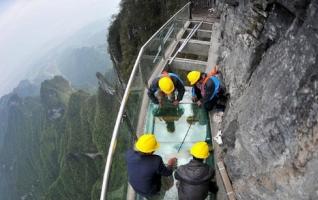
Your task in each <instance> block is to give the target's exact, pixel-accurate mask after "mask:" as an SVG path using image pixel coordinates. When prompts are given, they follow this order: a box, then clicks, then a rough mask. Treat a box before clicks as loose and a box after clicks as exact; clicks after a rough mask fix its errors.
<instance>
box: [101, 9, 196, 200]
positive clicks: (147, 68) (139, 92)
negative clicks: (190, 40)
mask: <svg viewBox="0 0 318 200" xmlns="http://www.w3.org/2000/svg"><path fill="white" fill-rule="evenodd" d="M188 19H189V6H187V7H185V8H184V10H183V11H182V12H180V13H179V14H178V15H177V16H176V17H175V18H174V19H173V20H172V21H171V22H169V23H168V24H167V25H166V26H165V27H164V28H163V29H162V30H161V31H160V32H159V33H158V34H157V35H156V36H155V37H154V38H153V39H152V40H151V41H150V42H149V43H148V45H147V46H146V47H145V48H144V52H143V53H142V55H141V59H140V60H139V61H138V60H137V61H136V63H137V64H138V67H139V68H138V70H137V72H136V74H135V76H134V78H133V83H132V85H131V87H130V88H129V90H130V93H129V97H128V100H127V104H126V106H125V113H124V116H123V120H122V121H121V125H120V129H119V133H118V138H117V145H116V146H115V148H116V150H115V154H114V157H113V162H112V166H111V172H110V176H109V181H108V189H107V196H106V199H109V200H113V199H126V194H127V185H128V180H127V168H126V162H125V152H126V151H127V149H128V148H131V147H132V145H133V144H132V143H133V141H134V138H135V137H136V127H137V125H138V120H139V119H138V117H139V114H140V112H141V107H142V104H143V102H142V100H143V95H144V92H145V89H146V87H145V86H146V85H145V82H146V81H147V79H148V78H149V77H150V76H151V74H152V73H153V70H154V69H155V68H156V67H157V66H158V64H159V62H160V61H161V60H162V59H165V58H164V55H165V53H166V51H167V49H168V48H170V46H171V45H172V43H173V41H175V39H176V36H177V34H178V33H179V31H180V30H181V29H182V28H183V27H184V23H186V21H187V20H188ZM150 106H153V105H152V104H151V105H150ZM182 106H183V105H182ZM190 107H191V106H190ZM146 108H147V107H146ZM183 109H184V110H185V109H186V110H188V109H189V108H188V107H187V106H186V108H183ZM173 112H174V111H173ZM184 112H186V113H187V112H188V111H184ZM187 114H188V115H190V113H187ZM150 118H153V119H155V120H157V121H158V120H159V118H158V116H156V117H155V116H154V115H153V114H152V111H151V112H149V111H148V113H147V119H150ZM180 120H183V122H184V123H187V122H186V118H183V117H182V118H181V117H180ZM159 122H160V121H158V122H157V123H149V124H147V125H146V126H150V129H153V127H151V126H153V125H155V126H156V127H155V128H158V127H159V128H160V126H165V124H160V123H159ZM105 123H107V122H105ZM151 124H152V125H151ZM180 128H181V127H180V126H179V125H176V129H178V130H179V129H180ZM194 130H196V128H194ZM108 134H111V133H108ZM189 138H190V140H194V139H193V136H190V137H189ZM191 138H192V139H191ZM171 139H173V138H171ZM167 143H168V142H167ZM187 143H188V141H187V142H186V143H185V144H184V145H183V147H182V151H185V150H183V149H185V148H187V147H188V144H187ZM164 146H165V144H163V147H164ZM167 146H169V145H167ZM167 148H168V147H167ZM173 151H175V150H173V149H172V150H171V152H173Z"/></svg>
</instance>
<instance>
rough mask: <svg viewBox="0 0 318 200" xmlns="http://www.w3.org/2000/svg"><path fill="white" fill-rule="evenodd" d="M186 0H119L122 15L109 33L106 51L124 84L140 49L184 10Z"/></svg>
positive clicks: (117, 17) (114, 22)
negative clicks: (179, 11) (168, 20)
mask: <svg viewBox="0 0 318 200" xmlns="http://www.w3.org/2000/svg"><path fill="white" fill-rule="evenodd" d="M187 2H188V1H185V0H171V1H167V0H164V1H162V0H151V1H134V0H122V1H121V11H120V13H119V14H118V15H117V16H116V17H115V18H114V20H113V22H112V24H111V26H110V28H109V32H108V38H107V40H108V51H109V53H110V56H111V59H112V61H113V63H114V64H115V67H117V69H118V71H119V72H120V74H121V76H122V78H123V79H124V80H128V78H129V75H130V71H131V69H132V67H133V65H134V62H135V59H136V56H137V54H138V52H139V49H140V47H141V46H142V45H143V44H144V43H145V42H146V41H147V40H148V39H149V38H150V36H151V35H152V34H153V33H155V32H156V31H157V30H158V28H160V26H162V25H163V24H164V23H165V22H166V21H167V19H169V18H170V17H171V16H172V15H173V14H174V13H175V12H176V11H177V10H179V9H180V8H181V7H182V6H184V5H185V4H186V3H187Z"/></svg>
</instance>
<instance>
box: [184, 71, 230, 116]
mask: <svg viewBox="0 0 318 200" xmlns="http://www.w3.org/2000/svg"><path fill="white" fill-rule="evenodd" d="M217 75H218V71H217V69H216V68H213V70H212V71H211V72H210V73H209V74H206V73H202V72H199V71H191V72H189V73H188V75H187V79H188V81H189V82H190V85H192V86H193V87H192V101H193V102H196V103H197V105H198V106H203V107H204V108H205V109H206V110H207V111H210V110H212V109H213V108H214V107H217V106H219V107H220V108H222V109H224V104H223V103H224V102H226V97H225V96H224V95H225V88H224V87H223V85H222V84H221V81H220V78H219V77H218V76H217ZM221 99H222V102H221V104H218V103H219V102H220V101H218V100H221Z"/></svg>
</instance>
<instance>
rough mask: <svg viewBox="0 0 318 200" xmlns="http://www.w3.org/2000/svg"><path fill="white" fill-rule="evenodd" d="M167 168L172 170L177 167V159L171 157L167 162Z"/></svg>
mask: <svg viewBox="0 0 318 200" xmlns="http://www.w3.org/2000/svg"><path fill="white" fill-rule="evenodd" d="M167 164H168V167H171V168H174V167H176V166H177V158H176V157H173V158H170V159H169V160H168V163H167Z"/></svg>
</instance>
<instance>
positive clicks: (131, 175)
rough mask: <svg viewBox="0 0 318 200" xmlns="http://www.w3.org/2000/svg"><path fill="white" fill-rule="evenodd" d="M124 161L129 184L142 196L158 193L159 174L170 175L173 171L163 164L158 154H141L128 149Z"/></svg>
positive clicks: (159, 186) (159, 185) (159, 184)
mask: <svg viewBox="0 0 318 200" xmlns="http://www.w3.org/2000/svg"><path fill="white" fill-rule="evenodd" d="M126 162H127V168H128V181H129V183H130V185H131V186H132V187H133V188H134V190H135V191H136V192H137V193H138V194H141V195H142V196H144V197H150V196H152V195H155V194H156V193H158V192H159V191H160V188H161V176H170V175H172V172H173V170H172V169H170V168H168V167H166V166H165V164H164V163H163V161H162V158H161V157H160V156H158V155H143V154H141V153H139V152H137V151H134V150H128V151H127V152H126Z"/></svg>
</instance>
